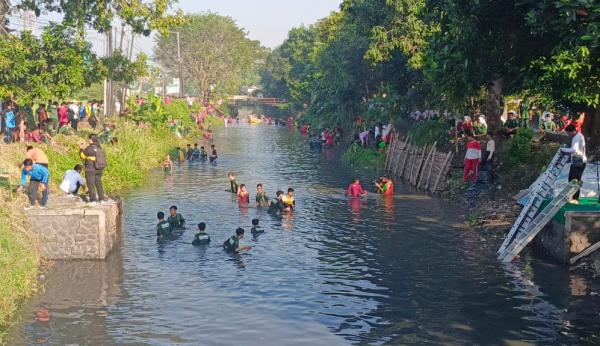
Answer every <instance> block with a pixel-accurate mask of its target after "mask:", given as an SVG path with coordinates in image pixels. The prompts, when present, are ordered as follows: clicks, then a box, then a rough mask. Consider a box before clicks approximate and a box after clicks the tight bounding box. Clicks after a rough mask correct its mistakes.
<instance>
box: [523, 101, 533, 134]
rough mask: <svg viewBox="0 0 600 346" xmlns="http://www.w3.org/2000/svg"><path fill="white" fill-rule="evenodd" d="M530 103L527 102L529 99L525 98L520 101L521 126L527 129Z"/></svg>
mask: <svg viewBox="0 0 600 346" xmlns="http://www.w3.org/2000/svg"><path fill="white" fill-rule="evenodd" d="M530 108H531V105H530V104H529V100H528V99H527V98H526V99H525V101H523V102H522V103H521V127H523V128H525V129H527V128H529V109H530Z"/></svg>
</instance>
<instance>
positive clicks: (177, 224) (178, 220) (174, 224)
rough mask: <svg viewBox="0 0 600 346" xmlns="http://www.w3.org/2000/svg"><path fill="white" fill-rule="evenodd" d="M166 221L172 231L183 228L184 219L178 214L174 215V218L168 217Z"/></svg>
mask: <svg viewBox="0 0 600 346" xmlns="http://www.w3.org/2000/svg"><path fill="white" fill-rule="evenodd" d="M167 221H169V224H170V225H171V228H172V229H183V228H184V227H185V219H184V218H183V216H181V214H179V213H176V214H175V216H169V218H168V219H167Z"/></svg>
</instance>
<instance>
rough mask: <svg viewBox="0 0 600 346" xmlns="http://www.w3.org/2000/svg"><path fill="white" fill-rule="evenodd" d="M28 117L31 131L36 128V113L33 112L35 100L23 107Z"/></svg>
mask: <svg viewBox="0 0 600 346" xmlns="http://www.w3.org/2000/svg"><path fill="white" fill-rule="evenodd" d="M23 111H24V112H25V116H26V118H25V119H27V131H29V132H31V131H33V130H35V115H34V114H33V102H31V103H30V104H28V105H26V106H25V107H24V109H23Z"/></svg>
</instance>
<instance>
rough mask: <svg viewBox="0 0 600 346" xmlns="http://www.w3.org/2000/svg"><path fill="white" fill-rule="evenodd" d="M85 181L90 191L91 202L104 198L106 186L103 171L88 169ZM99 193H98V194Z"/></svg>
mask: <svg viewBox="0 0 600 346" xmlns="http://www.w3.org/2000/svg"><path fill="white" fill-rule="evenodd" d="M85 182H86V184H87V187H88V190H89V193H90V202H97V201H98V200H100V201H102V200H104V188H103V187H102V171H101V170H94V171H86V172H85ZM96 193H97V194H96Z"/></svg>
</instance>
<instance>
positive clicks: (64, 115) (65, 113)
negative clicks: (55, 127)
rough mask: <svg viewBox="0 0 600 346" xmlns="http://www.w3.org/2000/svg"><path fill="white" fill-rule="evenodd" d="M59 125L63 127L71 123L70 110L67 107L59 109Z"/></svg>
mask: <svg viewBox="0 0 600 346" xmlns="http://www.w3.org/2000/svg"><path fill="white" fill-rule="evenodd" d="M57 113H58V124H59V125H60V126H63V125H65V124H68V123H69V109H68V108H67V106H60V107H58V111H57Z"/></svg>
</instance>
